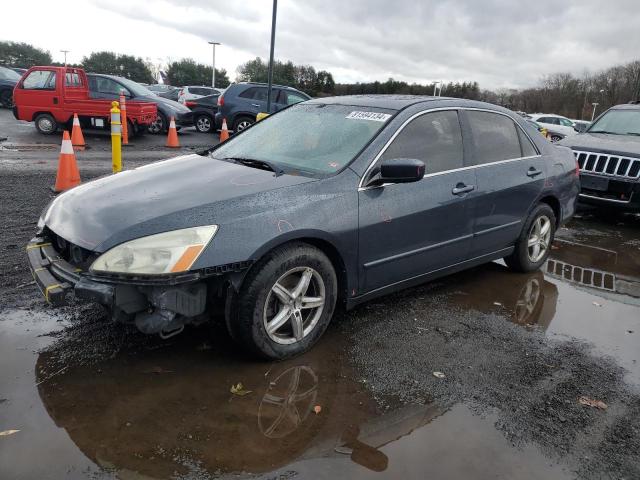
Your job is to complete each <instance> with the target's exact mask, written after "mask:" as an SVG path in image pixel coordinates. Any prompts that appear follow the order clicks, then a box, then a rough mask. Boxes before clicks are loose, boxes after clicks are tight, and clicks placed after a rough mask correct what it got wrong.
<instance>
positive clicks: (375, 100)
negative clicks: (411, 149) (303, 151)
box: [307, 94, 495, 110]
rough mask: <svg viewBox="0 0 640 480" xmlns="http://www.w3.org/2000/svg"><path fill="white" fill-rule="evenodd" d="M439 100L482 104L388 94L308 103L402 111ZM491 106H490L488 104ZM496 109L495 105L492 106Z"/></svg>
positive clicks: (462, 101)
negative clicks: (412, 106)
mask: <svg viewBox="0 0 640 480" xmlns="http://www.w3.org/2000/svg"><path fill="white" fill-rule="evenodd" d="M437 100H456V101H458V102H460V104H461V105H463V104H465V103H469V104H471V103H473V104H478V103H481V102H476V101H471V100H466V99H463V98H451V97H430V96H427V95H388V94H377V95H374V94H371V95H342V96H339V97H324V98H314V99H312V100H309V101H308V102H307V103H324V104H336V105H352V106H358V107H377V108H386V109H389V110H402V109H403V108H406V107H409V106H411V105H415V104H418V103H424V102H434V101H437ZM486 105H488V106H489V105H490V104H486ZM490 106H491V107H494V108H495V106H494V105H490Z"/></svg>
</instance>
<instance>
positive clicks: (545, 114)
mask: <svg viewBox="0 0 640 480" xmlns="http://www.w3.org/2000/svg"><path fill="white" fill-rule="evenodd" d="M529 115H531V116H532V117H554V118H567V117H563V116H562V115H557V114H555V113H530V114H529ZM567 120H569V119H568V118H567Z"/></svg>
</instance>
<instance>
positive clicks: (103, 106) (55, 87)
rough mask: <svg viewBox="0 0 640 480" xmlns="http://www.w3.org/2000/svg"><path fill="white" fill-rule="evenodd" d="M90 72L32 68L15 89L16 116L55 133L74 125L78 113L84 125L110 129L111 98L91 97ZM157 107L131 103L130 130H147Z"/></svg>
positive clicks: (128, 103) (147, 103)
mask: <svg viewBox="0 0 640 480" xmlns="http://www.w3.org/2000/svg"><path fill="white" fill-rule="evenodd" d="M88 85H89V84H88V82H87V75H86V74H85V72H84V70H83V69H81V68H75V67H31V68H30V69H29V70H27V72H26V73H24V74H23V75H22V78H21V79H20V81H19V82H18V84H17V85H16V87H15V89H14V91H13V100H14V107H13V115H14V116H15V117H16V118H17V119H18V120H26V121H27V122H35V125H36V129H37V130H38V131H39V132H40V133H42V134H45V135H51V134H53V133H55V132H56V131H57V130H58V127H63V128H71V125H72V122H73V114H74V113H77V114H78V117H79V118H80V125H81V126H82V127H83V128H98V129H108V128H110V125H109V119H110V110H111V100H107V99H98V98H91V95H90V93H89V86H88ZM156 115H157V109H156V105H155V104H154V103H150V102H137V101H130V102H127V122H128V124H129V132H131V134H133V135H135V134H137V133H141V132H142V131H144V130H146V127H147V126H148V125H149V124H151V123H153V122H154V121H155V119H156Z"/></svg>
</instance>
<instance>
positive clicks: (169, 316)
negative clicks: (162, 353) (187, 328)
mask: <svg viewBox="0 0 640 480" xmlns="http://www.w3.org/2000/svg"><path fill="white" fill-rule="evenodd" d="M27 256H28V258H29V267H30V269H31V273H32V275H33V279H34V281H35V283H36V285H37V286H38V288H39V289H40V291H41V292H42V294H43V295H44V298H45V299H46V301H47V302H48V303H50V304H52V305H55V306H59V305H64V304H66V303H67V300H68V298H69V297H70V296H71V294H73V295H74V296H75V297H76V298H80V299H83V300H87V301H91V302H96V303H100V304H102V305H104V306H105V307H107V308H108V309H109V311H110V312H111V315H112V318H113V320H116V321H122V322H134V323H135V324H136V326H137V327H138V329H139V330H140V331H142V332H144V333H149V334H152V333H159V334H160V335H161V336H169V335H170V334H174V333H178V332H179V331H182V329H183V328H184V325H185V324H187V323H199V322H201V321H204V320H206V308H207V300H208V298H211V297H212V296H213V295H214V294H219V293H220V292H222V291H223V290H224V288H225V285H226V284H227V283H229V284H233V283H236V284H237V281H236V282H234V281H233V279H231V278H230V277H231V276H233V275H237V276H241V275H242V273H243V271H244V270H246V268H247V267H248V266H249V262H246V264H245V262H243V264H242V265H241V264H234V265H233V266H231V267H232V268H231V267H230V268H221V267H218V268H216V269H210V270H211V271H210V272H208V275H207V274H206V273H204V274H203V273H200V272H187V273H185V274H180V275H175V274H174V275H170V276H169V275H167V276H159V277H153V278H148V277H147V278H144V277H137V278H124V277H118V276H113V277H111V276H110V277H102V276H100V277H97V276H94V275H91V274H90V273H89V272H86V271H83V270H82V269H81V268H78V267H76V266H74V265H72V264H71V263H69V262H68V261H67V260H65V259H64V258H62V256H60V254H59V253H58V252H57V251H56V249H55V248H54V247H53V245H52V243H50V242H49V241H48V240H47V239H46V238H45V237H35V238H33V239H32V240H31V241H30V242H29V244H28V245H27ZM205 280H206V282H205Z"/></svg>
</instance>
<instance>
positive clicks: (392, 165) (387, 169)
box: [369, 158, 425, 185]
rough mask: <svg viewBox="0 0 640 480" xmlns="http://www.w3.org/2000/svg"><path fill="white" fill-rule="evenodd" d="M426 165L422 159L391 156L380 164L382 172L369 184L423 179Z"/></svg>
mask: <svg viewBox="0 0 640 480" xmlns="http://www.w3.org/2000/svg"><path fill="white" fill-rule="evenodd" d="M424 171H425V166H424V162H423V161H422V160H417V159H415V158H390V159H388V160H383V161H382V163H381V164H380V172H379V173H378V174H377V175H375V176H374V177H373V178H372V179H371V181H370V182H369V185H381V184H383V183H411V182H417V181H419V180H422V177H424Z"/></svg>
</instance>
